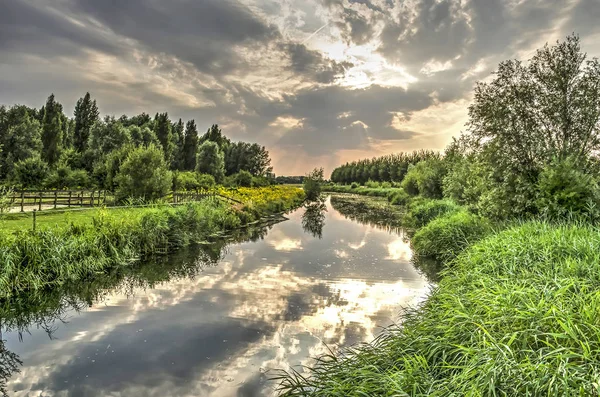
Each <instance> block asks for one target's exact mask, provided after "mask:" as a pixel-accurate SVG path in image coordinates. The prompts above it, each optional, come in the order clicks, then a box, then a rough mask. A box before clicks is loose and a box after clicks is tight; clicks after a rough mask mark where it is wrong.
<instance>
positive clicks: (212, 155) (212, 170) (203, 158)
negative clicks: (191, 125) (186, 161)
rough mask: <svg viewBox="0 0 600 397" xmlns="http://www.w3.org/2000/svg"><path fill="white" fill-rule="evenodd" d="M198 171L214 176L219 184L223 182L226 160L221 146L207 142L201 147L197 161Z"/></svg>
mask: <svg viewBox="0 0 600 397" xmlns="http://www.w3.org/2000/svg"><path fill="white" fill-rule="evenodd" d="M196 171H198V172H200V173H202V174H209V175H212V176H213V177H214V178H215V180H216V181H217V182H220V181H222V180H223V177H224V175H225V160H224V156H223V152H222V151H221V150H220V149H219V145H217V144H216V143H215V142H212V141H206V142H204V143H203V144H202V145H201V146H200V149H199V150H198V157H197V159H196Z"/></svg>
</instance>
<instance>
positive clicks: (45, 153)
mask: <svg viewBox="0 0 600 397" xmlns="http://www.w3.org/2000/svg"><path fill="white" fill-rule="evenodd" d="M62 110H63V109H62V105H61V104H60V103H58V102H56V101H55V100H54V94H51V95H50V96H49V97H48V100H47V101H46V105H45V106H44V118H43V121H42V159H43V160H44V161H46V162H47V163H48V164H49V165H54V164H55V163H56V161H58V157H59V156H60V150H61V148H62V135H63V131H62V114H63V113H62Z"/></svg>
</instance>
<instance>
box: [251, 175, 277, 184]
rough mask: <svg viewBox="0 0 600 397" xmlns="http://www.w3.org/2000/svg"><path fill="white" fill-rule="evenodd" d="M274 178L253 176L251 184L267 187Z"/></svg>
mask: <svg viewBox="0 0 600 397" xmlns="http://www.w3.org/2000/svg"><path fill="white" fill-rule="evenodd" d="M273 182H274V180H273V179H270V178H267V177H264V176H253V177H252V186H254V187H267V186H271V185H272V184H273Z"/></svg>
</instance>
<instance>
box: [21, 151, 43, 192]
mask: <svg viewBox="0 0 600 397" xmlns="http://www.w3.org/2000/svg"><path fill="white" fill-rule="evenodd" d="M47 176H48V164H47V163H46V162H45V161H44V160H42V159H41V157H40V156H33V157H30V158H28V159H25V160H23V161H19V162H18V163H17V164H15V168H14V170H13V176H12V179H13V180H14V182H15V183H16V184H17V185H19V186H21V187H23V188H37V187H41V186H42V184H43V182H44V180H45V179H46V177H47Z"/></svg>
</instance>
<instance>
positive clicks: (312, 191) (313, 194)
mask: <svg viewBox="0 0 600 397" xmlns="http://www.w3.org/2000/svg"><path fill="white" fill-rule="evenodd" d="M323 182H324V180H323V168H315V169H314V170H312V171H311V172H309V173H308V174H307V175H306V176H305V177H304V193H305V194H306V198H307V199H308V200H316V199H318V198H319V195H321V185H322V184H323Z"/></svg>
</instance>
